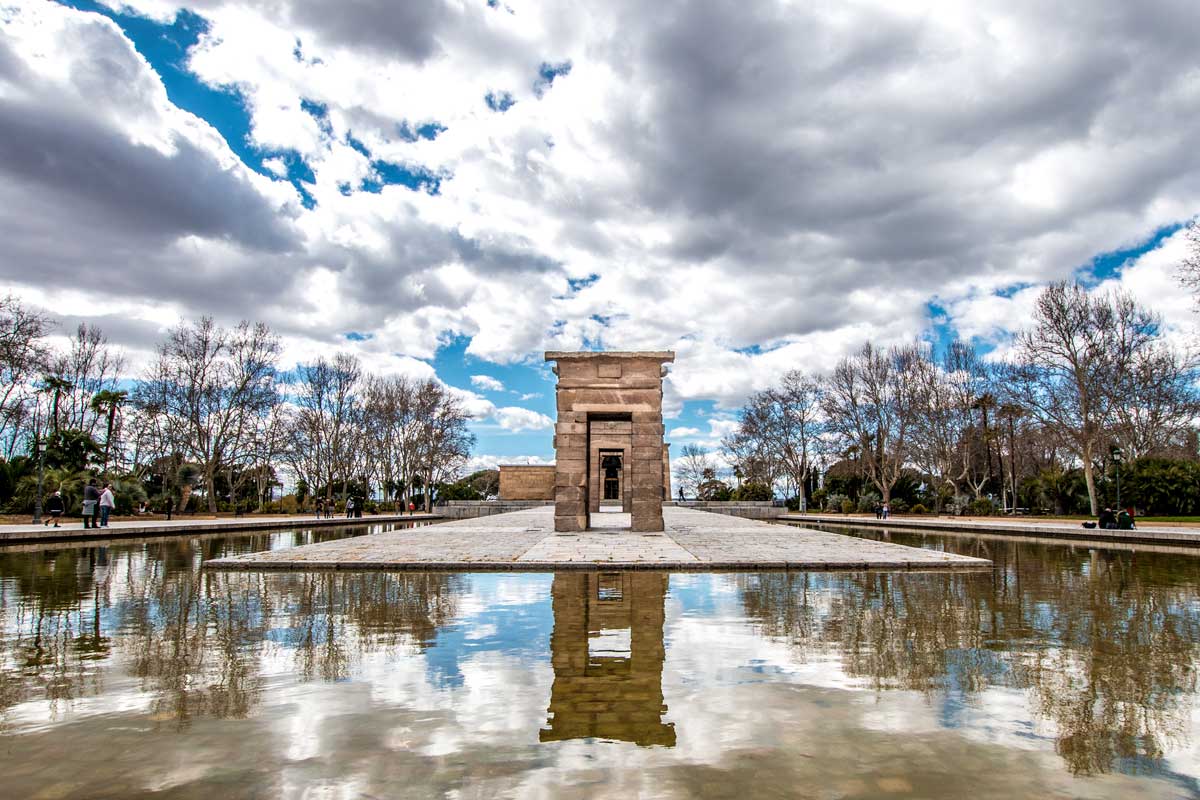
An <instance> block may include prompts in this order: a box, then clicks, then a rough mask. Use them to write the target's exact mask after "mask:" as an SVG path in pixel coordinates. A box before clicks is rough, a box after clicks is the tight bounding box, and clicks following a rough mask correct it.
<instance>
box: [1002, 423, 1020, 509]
mask: <svg viewBox="0 0 1200 800" xmlns="http://www.w3.org/2000/svg"><path fill="white" fill-rule="evenodd" d="M1000 416H1001V417H1003V418H1004V419H1006V420H1008V478H1009V481H1010V482H1011V488H1012V508H1013V513H1016V510H1017V432H1016V421H1017V418H1018V417H1023V416H1025V409H1024V408H1022V407H1021V406H1020V405H1018V404H1017V403H1011V402H1010V403H1004V404H1003V405H1001V406H1000ZM1001 458H1003V455H1001ZM1000 473H1001V475H1003V473H1004V469H1003V466H1002V467H1001V469H1000ZM1001 482H1002V483H1003V480H1002V481H1001Z"/></svg>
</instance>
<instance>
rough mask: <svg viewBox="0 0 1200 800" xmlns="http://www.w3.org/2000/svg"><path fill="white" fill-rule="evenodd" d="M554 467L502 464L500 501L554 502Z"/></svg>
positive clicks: (551, 465)
mask: <svg viewBox="0 0 1200 800" xmlns="http://www.w3.org/2000/svg"><path fill="white" fill-rule="evenodd" d="M553 499H554V465H553V464H550V465H544V464H501V465H500V500H501V501H507V500H553Z"/></svg>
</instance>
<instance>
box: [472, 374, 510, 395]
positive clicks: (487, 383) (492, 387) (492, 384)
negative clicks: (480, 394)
mask: <svg viewBox="0 0 1200 800" xmlns="http://www.w3.org/2000/svg"><path fill="white" fill-rule="evenodd" d="M471 385H472V386H474V387H475V388H477V389H483V390H485V391H489V392H503V391H504V384H503V383H501V382H500V381H498V380H496V379H495V378H493V377H491V376H490V375H472V376H471Z"/></svg>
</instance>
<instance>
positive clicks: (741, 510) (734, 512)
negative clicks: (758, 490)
mask: <svg viewBox="0 0 1200 800" xmlns="http://www.w3.org/2000/svg"><path fill="white" fill-rule="evenodd" d="M670 505H673V506H679V507H680V508H695V509H698V510H700V511H712V512H714V513H716V514H728V515H729V516H731V517H743V518H745V519H776V518H778V517H780V516H782V515H784V514H786V513H788V510H787V507H786V506H777V505H775V503H774V502H773V501H771V500H725V501H722V500H684V501H682V502H680V501H678V500H676V501H674V502H672V503H670Z"/></svg>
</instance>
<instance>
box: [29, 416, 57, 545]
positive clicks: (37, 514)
mask: <svg viewBox="0 0 1200 800" xmlns="http://www.w3.org/2000/svg"><path fill="white" fill-rule="evenodd" d="M33 446H34V448H35V449H36V450H37V494H36V495H34V498H33V524H34V525H37V524H38V523H39V522H41V521H42V494H43V493H44V492H45V483H46V458H45V448H43V447H42V425H41V418H40V415H39V414H38V412H37V411H36V410H35V411H34V418H33ZM54 524H55V525H57V524H58V523H57V522H55V523H54Z"/></svg>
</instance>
